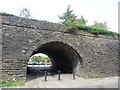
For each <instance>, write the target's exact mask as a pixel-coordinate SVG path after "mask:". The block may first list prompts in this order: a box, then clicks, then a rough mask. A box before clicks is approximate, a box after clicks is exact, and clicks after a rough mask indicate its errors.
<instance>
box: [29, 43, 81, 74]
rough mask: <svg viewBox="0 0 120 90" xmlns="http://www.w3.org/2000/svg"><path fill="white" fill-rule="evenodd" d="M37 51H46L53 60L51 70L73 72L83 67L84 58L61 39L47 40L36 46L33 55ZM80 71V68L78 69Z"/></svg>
mask: <svg viewBox="0 0 120 90" xmlns="http://www.w3.org/2000/svg"><path fill="white" fill-rule="evenodd" d="M36 53H44V54H46V55H48V56H49V57H50V58H51V60H52V63H53V65H52V67H51V72H54V73H57V71H58V70H60V71H61V72H62V73H72V71H73V70H76V69H77V68H78V69H80V68H81V65H82V64H81V63H82V58H81V56H80V55H79V54H78V52H77V51H76V50H75V49H74V48H73V47H71V46H70V45H68V44H66V43H63V42H60V41H50V42H46V43H44V44H42V45H39V47H37V48H35V49H34V50H33V51H32V53H31V56H32V55H34V54H36ZM76 71H78V70H76Z"/></svg>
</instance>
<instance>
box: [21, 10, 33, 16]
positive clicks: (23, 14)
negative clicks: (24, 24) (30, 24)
mask: <svg viewBox="0 0 120 90" xmlns="http://www.w3.org/2000/svg"><path fill="white" fill-rule="evenodd" d="M20 17H23V18H31V17H32V16H31V11H30V10H29V9H28V8H23V9H22V10H21V11H20Z"/></svg>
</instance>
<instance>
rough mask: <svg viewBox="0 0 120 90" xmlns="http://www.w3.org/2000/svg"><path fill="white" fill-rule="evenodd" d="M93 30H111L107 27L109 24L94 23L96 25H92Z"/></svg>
mask: <svg viewBox="0 0 120 90" xmlns="http://www.w3.org/2000/svg"><path fill="white" fill-rule="evenodd" d="M92 27H93V28H97V29H102V30H109V28H108V26H107V22H105V21H104V22H103V23H102V22H97V21H95V22H94V25H92Z"/></svg>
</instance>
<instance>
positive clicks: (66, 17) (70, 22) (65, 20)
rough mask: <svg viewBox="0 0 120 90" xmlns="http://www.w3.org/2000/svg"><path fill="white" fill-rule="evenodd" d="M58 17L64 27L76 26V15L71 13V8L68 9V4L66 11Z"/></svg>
mask: <svg viewBox="0 0 120 90" xmlns="http://www.w3.org/2000/svg"><path fill="white" fill-rule="evenodd" d="M58 17H59V18H60V19H61V20H62V22H61V23H62V24H64V25H65V26H66V27H69V28H73V27H76V18H77V16H76V15H75V14H73V10H70V5H69V6H68V8H67V11H66V12H65V13H63V14H62V15H61V16H58Z"/></svg>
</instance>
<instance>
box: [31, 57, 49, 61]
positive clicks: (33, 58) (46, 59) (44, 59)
mask: <svg viewBox="0 0 120 90" xmlns="http://www.w3.org/2000/svg"><path fill="white" fill-rule="evenodd" d="M31 59H32V61H33V62H49V61H50V58H49V57H43V56H32V58H31Z"/></svg>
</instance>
